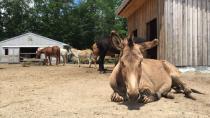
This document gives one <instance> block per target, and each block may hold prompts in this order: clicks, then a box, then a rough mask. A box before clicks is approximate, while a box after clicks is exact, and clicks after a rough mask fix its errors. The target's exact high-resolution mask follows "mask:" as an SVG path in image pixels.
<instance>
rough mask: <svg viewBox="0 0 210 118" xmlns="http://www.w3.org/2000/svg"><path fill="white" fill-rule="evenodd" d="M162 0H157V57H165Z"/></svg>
mask: <svg viewBox="0 0 210 118" xmlns="http://www.w3.org/2000/svg"><path fill="white" fill-rule="evenodd" d="M164 8H165V7H164V1H163V0H158V28H157V29H158V38H159V41H160V44H159V46H158V49H159V50H158V59H165V50H164V49H165V35H164V32H165V25H164V22H165V20H164V18H165V14H164Z"/></svg>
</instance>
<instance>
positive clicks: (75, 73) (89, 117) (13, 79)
mask: <svg viewBox="0 0 210 118" xmlns="http://www.w3.org/2000/svg"><path fill="white" fill-rule="evenodd" d="M111 67H113V66H112V65H111ZM109 75H110V73H107V74H99V73H98V72H97V70H96V69H94V68H88V67H87V65H82V66H81V67H80V68H79V67H77V65H66V66H62V65H60V66H31V67H22V66H21V65H18V64H17V65H6V64H3V65H2V64H1V65H0V117H1V118H54V117H59V118H71V117H73V118H78V117H79V118H80V117H82V118H112V117H113V118H127V117H130V118H137V117H141V118H151V117H152V118H208V117H210V74H200V73H187V74H184V75H183V78H182V79H183V80H186V81H187V83H188V84H189V85H190V86H191V87H193V88H195V89H198V90H200V91H202V92H205V93H206V95H198V94H193V95H194V96H195V97H196V98H197V99H198V100H196V101H193V100H190V99H187V98H185V97H184V95H182V94H175V99H173V100H171V99H165V98H162V99H161V100H159V101H157V102H153V103H149V104H146V105H142V104H128V103H124V104H120V103H113V102H111V101H110V94H111V93H112V90H111V88H110V87H109V80H108V76H109Z"/></svg>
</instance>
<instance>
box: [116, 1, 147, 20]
mask: <svg viewBox="0 0 210 118" xmlns="http://www.w3.org/2000/svg"><path fill="white" fill-rule="evenodd" d="M145 2H146V0H123V2H122V4H121V5H120V6H119V7H118V9H117V15H119V16H121V17H124V18H128V17H129V16H130V15H131V14H133V13H134V12H135V11H136V10H137V9H138V8H140V7H141V6H142V5H143V4H144V3H145Z"/></svg>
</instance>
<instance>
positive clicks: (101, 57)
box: [99, 51, 106, 73]
mask: <svg viewBox="0 0 210 118" xmlns="http://www.w3.org/2000/svg"><path fill="white" fill-rule="evenodd" d="M105 55H106V51H103V52H101V53H100V57H99V71H100V73H105V69H104V58H105Z"/></svg>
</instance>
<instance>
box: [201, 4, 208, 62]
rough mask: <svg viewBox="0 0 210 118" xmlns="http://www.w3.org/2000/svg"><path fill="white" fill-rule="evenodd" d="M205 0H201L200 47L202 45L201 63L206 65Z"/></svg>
mask: <svg viewBox="0 0 210 118" xmlns="http://www.w3.org/2000/svg"><path fill="white" fill-rule="evenodd" d="M206 13H207V0H202V28H203V29H202V47H203V50H202V52H203V63H202V65H207V63H208V61H207V60H208V57H207V54H208V53H207V44H208V43H207V15H206Z"/></svg>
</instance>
